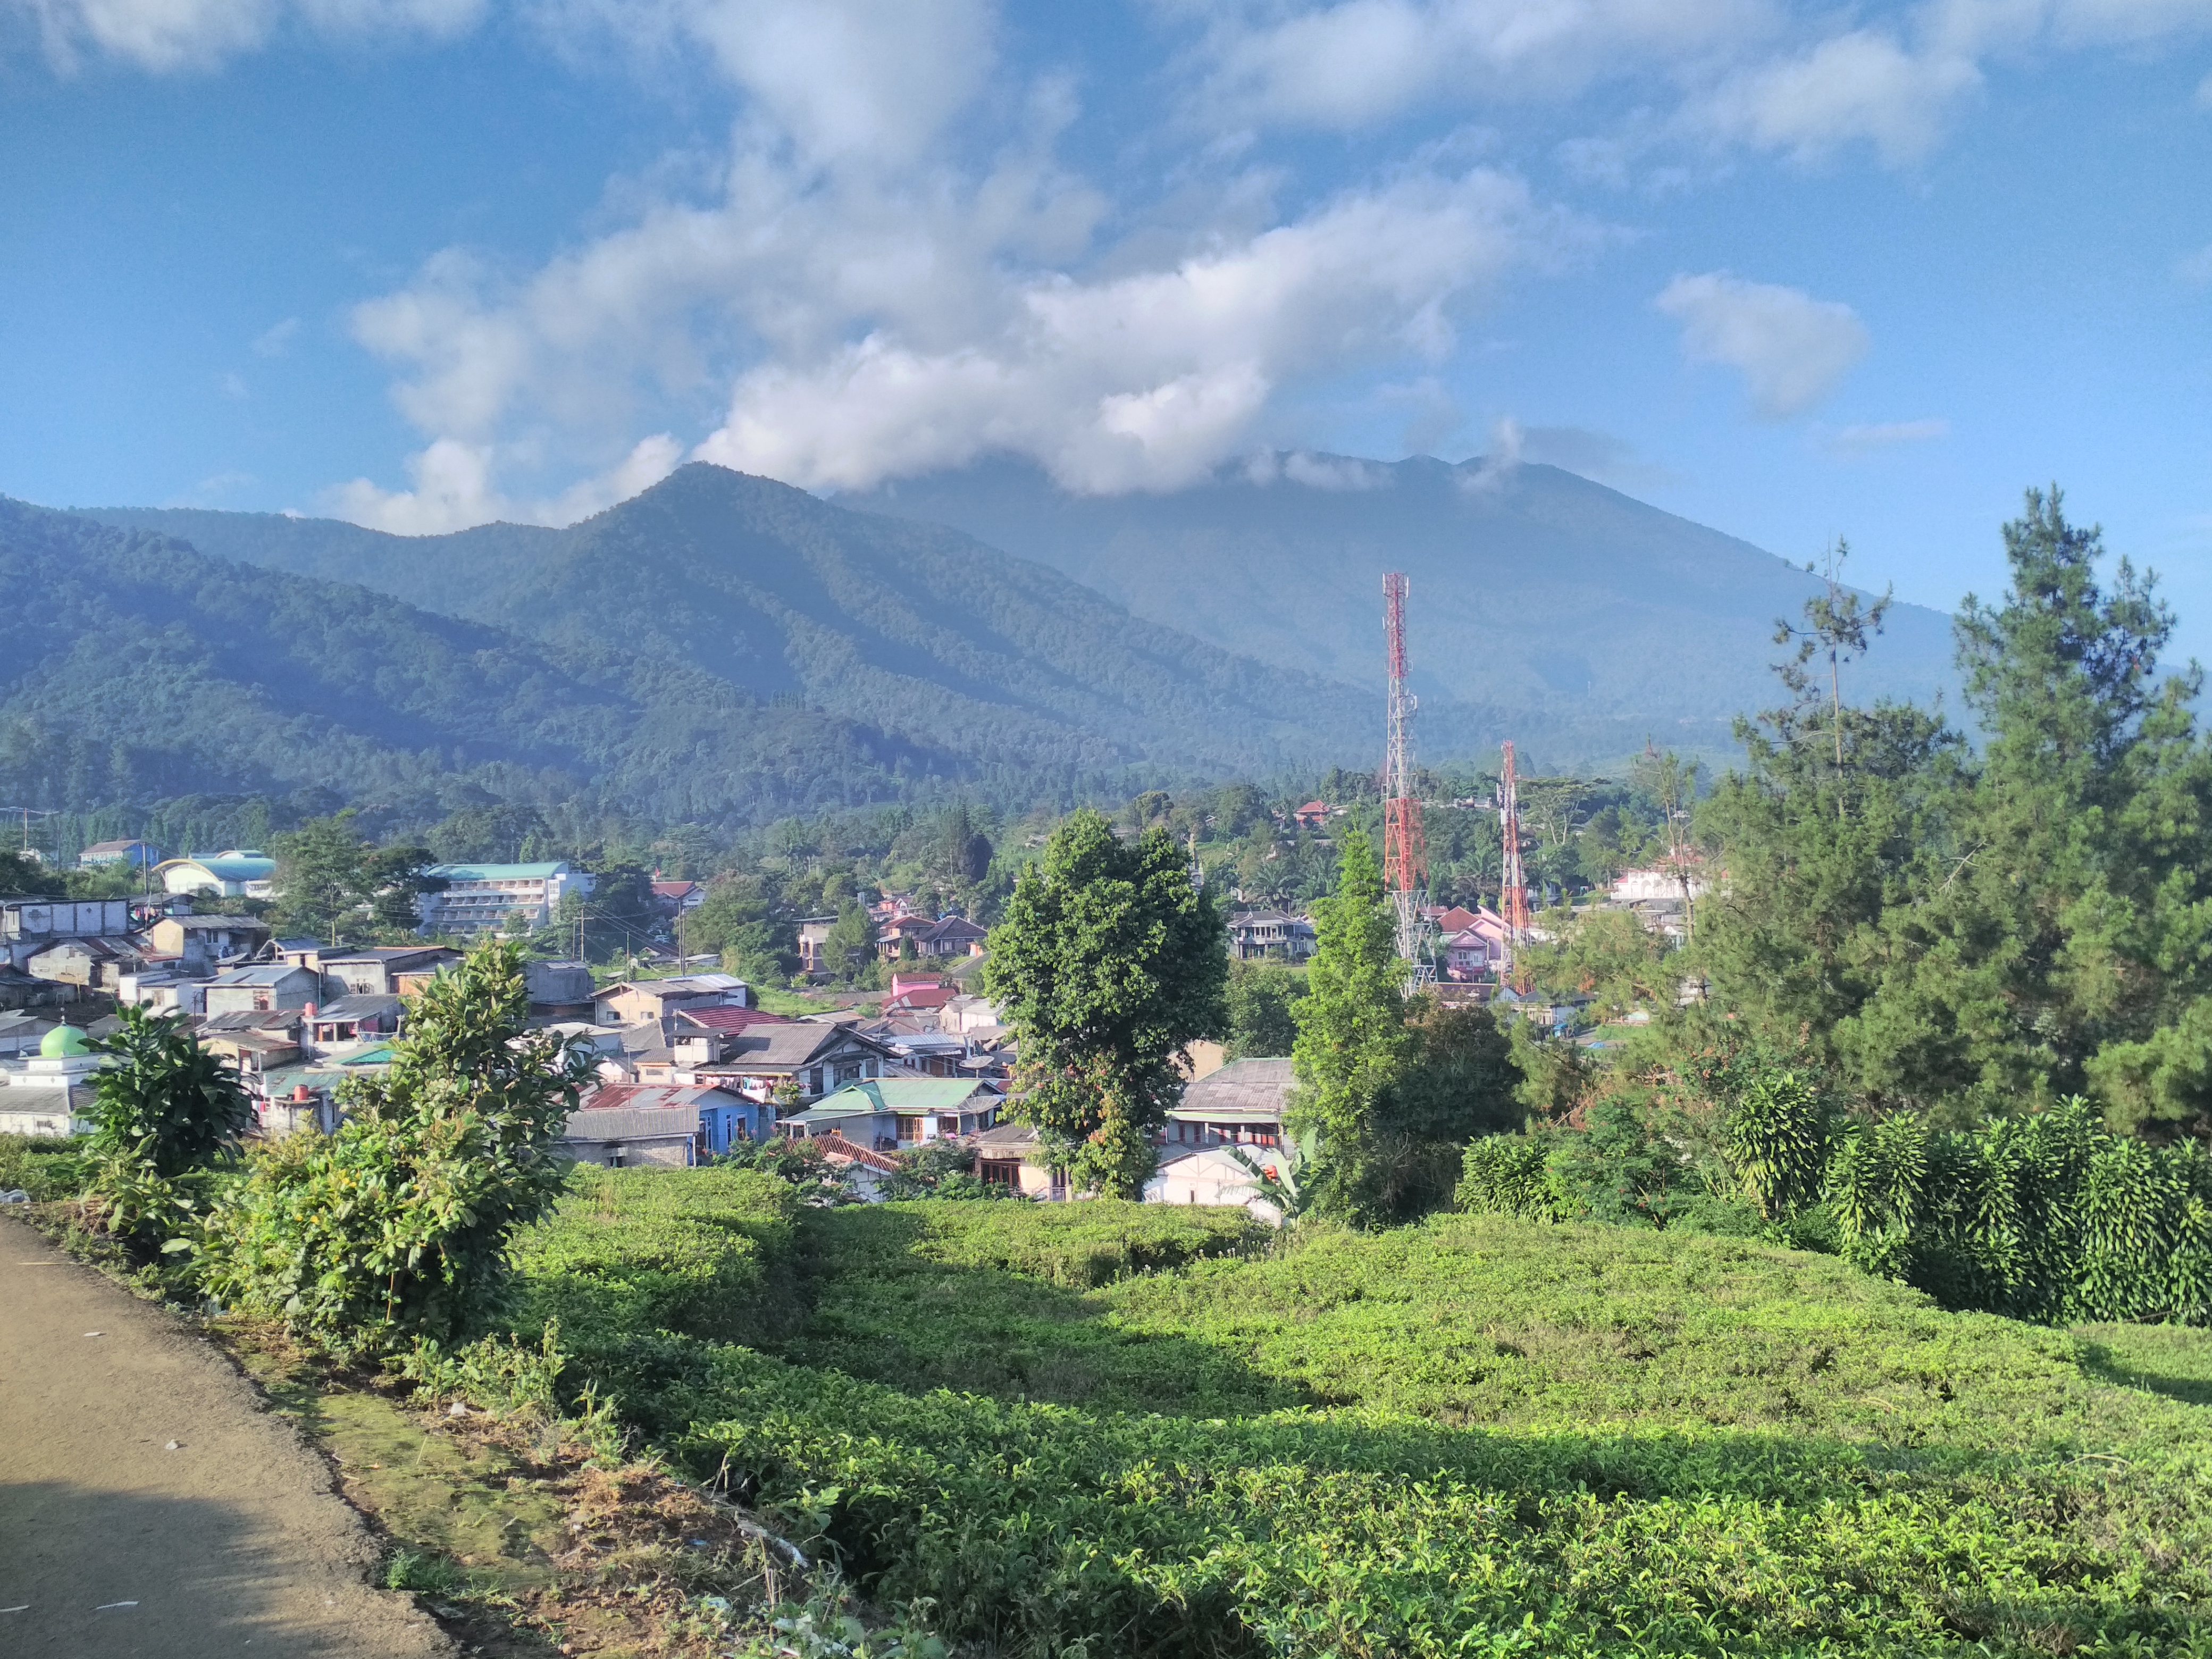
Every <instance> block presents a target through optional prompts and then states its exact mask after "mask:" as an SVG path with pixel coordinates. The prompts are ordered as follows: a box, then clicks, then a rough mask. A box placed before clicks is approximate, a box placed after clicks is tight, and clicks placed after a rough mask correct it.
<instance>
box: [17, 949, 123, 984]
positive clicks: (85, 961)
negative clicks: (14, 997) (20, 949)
mask: <svg viewBox="0 0 2212 1659" xmlns="http://www.w3.org/2000/svg"><path fill="white" fill-rule="evenodd" d="M142 963H143V958H142V957H140V956H139V954H138V952H137V951H135V950H133V949H132V948H131V945H129V944H128V943H127V942H125V940H122V939H64V940H62V942H61V943H60V944H58V945H53V946H51V947H50V948H48V949H46V950H44V951H40V953H39V954H38V955H37V956H34V957H32V958H31V959H30V960H29V961H28V962H27V963H24V964H23V970H24V971H25V972H26V973H27V974H29V975H32V976H33V978H36V979H47V980H52V981H55V982H56V983H58V984H62V985H78V986H82V987H86V988H87V989H89V988H91V987H94V986H96V985H106V986H112V985H114V984H115V983H116V981H117V979H118V977H119V976H120V975H122V974H123V973H124V972H125V970H126V969H133V968H137V967H139V966H141V965H142Z"/></svg>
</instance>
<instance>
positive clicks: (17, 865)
mask: <svg viewBox="0 0 2212 1659" xmlns="http://www.w3.org/2000/svg"><path fill="white" fill-rule="evenodd" d="M50 891H52V879H51V878H49V877H48V876H47V875H46V866H44V865H42V864H40V862H39V861H38V860H36V859H31V858H26V857H24V856H23V854H21V853H9V852H0V898H9V897H14V896H17V895H19V894H20V895H22V896H27V897H35V896H38V895H40V894H43V893H47V892H50Z"/></svg>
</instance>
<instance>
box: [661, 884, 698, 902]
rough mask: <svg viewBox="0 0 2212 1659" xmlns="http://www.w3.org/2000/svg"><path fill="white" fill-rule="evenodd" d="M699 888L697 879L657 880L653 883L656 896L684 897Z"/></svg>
mask: <svg viewBox="0 0 2212 1659" xmlns="http://www.w3.org/2000/svg"><path fill="white" fill-rule="evenodd" d="M698 890H699V884H698V883H697V882H696V881H656V882H655V883H653V896H654V897H656V898H684V897H686V896H689V895H690V894H692V893H696V892H697V891H698Z"/></svg>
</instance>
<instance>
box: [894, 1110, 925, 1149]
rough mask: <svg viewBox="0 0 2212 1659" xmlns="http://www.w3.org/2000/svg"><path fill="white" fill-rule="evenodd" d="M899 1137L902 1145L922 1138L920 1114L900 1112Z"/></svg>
mask: <svg viewBox="0 0 2212 1659" xmlns="http://www.w3.org/2000/svg"><path fill="white" fill-rule="evenodd" d="M898 1138H899V1144H900V1145H901V1146H905V1145H907V1144H908V1143H909V1142H912V1141H916V1140H920V1139H921V1118H920V1117H919V1116H918V1115H912V1114H908V1113H906V1112H901V1113H900V1114H899V1120H898Z"/></svg>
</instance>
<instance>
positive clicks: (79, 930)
mask: <svg viewBox="0 0 2212 1659" xmlns="http://www.w3.org/2000/svg"><path fill="white" fill-rule="evenodd" d="M130 933H131V901H130V900H129V899H66V898H6V899H0V966H4V967H9V968H21V967H24V966H25V965H26V964H27V963H29V961H30V959H31V958H32V957H35V956H43V955H44V954H45V953H46V951H51V950H52V949H53V947H54V946H55V945H58V944H60V943H61V942H62V941H63V940H64V939H125V938H127V937H129V935H130Z"/></svg>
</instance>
